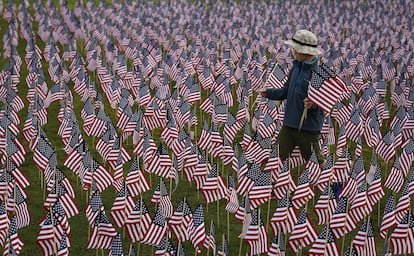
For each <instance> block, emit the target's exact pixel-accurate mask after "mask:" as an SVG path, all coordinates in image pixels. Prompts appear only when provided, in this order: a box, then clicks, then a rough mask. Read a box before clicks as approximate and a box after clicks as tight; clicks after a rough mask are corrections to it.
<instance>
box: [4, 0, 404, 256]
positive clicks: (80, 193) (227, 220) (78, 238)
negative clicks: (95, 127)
mask: <svg viewBox="0 0 414 256" xmlns="http://www.w3.org/2000/svg"><path fill="white" fill-rule="evenodd" d="M15 2H16V3H15V5H16V7H17V6H18V4H19V3H20V2H19V1H15ZM29 2H30V1H29ZM96 2H98V1H96ZM55 3H56V4H58V3H57V1H55ZM6 4H7V2H5V1H3V9H4V8H5V6H6ZM30 6H31V7H30V8H29V10H30V13H31V15H33V13H34V11H35V10H33V6H32V5H30ZM69 6H70V7H71V8H74V6H75V2H74V1H69ZM0 25H1V26H0V37H1V38H4V36H5V33H6V32H7V26H8V24H7V22H6V20H5V18H4V17H3V16H2V17H1V18H0ZM38 25H39V24H37V23H36V22H34V23H33V29H34V31H33V32H34V35H35V36H36V39H37V41H36V42H37V44H38V46H39V48H40V49H41V50H43V49H44V47H45V43H44V42H42V40H40V38H39V36H38V35H37V33H36V29H37V28H38ZM84 44H85V42H83V41H80V40H79V41H78V46H79V52H80V53H81V54H83V57H84V58H86V56H85V50H84V49H85V48H84V47H85V45H84ZM0 45H1V49H5V45H4V41H3V40H1V41H0ZM26 45H27V42H26V41H25V40H24V39H22V38H20V39H19V41H18V46H17V50H18V53H19V55H20V56H21V57H22V59H24V56H25V54H26V53H25V48H26ZM59 47H60V50H61V51H63V50H64V47H63V46H62V45H59ZM1 56H2V58H1V59H0V65H1V66H0V67H1V68H4V67H5V66H6V64H7V62H8V59H7V58H5V57H3V56H4V54H2V55H1ZM41 63H42V70H43V72H44V74H45V81H46V83H47V85H48V87H49V89H50V88H51V86H52V85H53V82H52V81H51V79H50V77H49V75H48V73H47V68H48V63H47V61H45V60H42V62H41ZM67 64H68V65H69V63H67ZM128 64H129V68H132V67H131V62H129V63H128ZM27 74H28V67H27V66H26V65H25V63H23V65H22V67H21V76H20V84H19V85H18V93H19V95H20V96H21V98H22V99H23V101H24V103H25V106H26V108H25V109H23V110H22V111H20V112H19V113H18V114H19V117H20V120H21V123H20V124H19V125H18V127H19V129H20V131H22V129H23V125H24V120H25V119H26V117H27V115H28V106H29V102H28V100H27V98H26V95H27V93H28V87H27V86H26V83H25V78H26V76H27ZM89 75H90V77H92V78H96V74H94V73H93V72H89ZM95 82H98V81H97V80H95ZM68 86H69V88H71V89H72V88H73V82H72V81H71V82H69V84H68ZM97 88H98V90H99V91H100V92H101V93H102V89H101V88H99V86H97ZM390 94H391V91H390V87H389V86H388V87H387V94H386V97H385V99H387V100H388V101H389V100H390ZM73 96H74V102H73V108H74V112H75V114H76V118H77V120H79V127H80V130H81V131H82V125H83V121H82V118H81V116H80V112H81V109H82V108H83V102H82V100H81V97H80V96H79V95H78V94H76V93H73ZM207 96H208V92H203V93H202V100H203V99H205V98H206V97H207ZM255 96H256V93H254V94H253V97H255ZM105 100H106V102H105V111H106V112H107V113H108V115H109V116H110V117H111V119H112V121H113V122H114V123H116V120H117V116H116V110H114V109H111V108H110V106H109V104H110V103H109V102H108V101H107V99H105ZM202 100H201V101H202ZM201 101H200V102H201ZM1 106H2V109H4V108H5V104H4V102H1ZM199 106H200V103H196V105H195V106H194V107H193V108H194V109H196V113H197V116H198V120H199V121H198V122H199V126H198V127H192V128H191V129H192V131H193V132H195V136H196V137H198V136H199V135H200V132H201V124H202V121H200V120H202V117H203V116H202V115H204V117H205V114H204V113H203V111H201V110H199V109H197V108H198V107H199ZM137 107H138V106H137V103H135V105H134V108H137ZM60 108H61V104H60V102H54V103H52V104H51V105H50V106H49V108H48V111H47V112H48V122H47V124H45V125H44V126H43V127H42V129H43V131H45V133H46V134H47V137H48V138H49V140H50V141H51V143H52V145H53V148H54V149H55V151H56V153H57V160H58V161H57V163H58V164H57V167H59V168H60V169H61V170H62V171H63V172H64V173H65V174H66V176H67V177H68V178H69V179H70V181H71V183H72V184H73V186H74V188H75V193H76V197H75V202H76V204H77V206H78V207H79V210H80V212H79V214H77V215H76V216H74V217H72V218H70V219H69V223H70V241H71V246H70V249H69V251H70V254H72V255H107V254H108V252H109V250H93V249H86V245H87V242H88V237H89V234H90V227H89V225H88V222H87V219H86V216H85V209H86V206H87V203H88V201H89V196H90V188H89V190H87V191H85V190H83V189H82V187H81V184H80V180H79V178H78V177H77V176H76V175H75V174H74V173H73V172H72V171H71V170H69V169H68V168H66V167H65V166H63V161H64V159H65V157H66V153H65V151H64V149H63V147H64V145H63V143H62V138H61V137H60V136H59V135H58V129H59V126H60V123H59V121H58V113H59V110H60ZM236 110H237V109H231V111H233V113H234V112H235V111H236ZM395 111H396V108H395V107H393V106H391V107H390V116H391V117H393V116H394V115H395ZM207 120H208V121H210V119H207ZM390 120H391V119H390ZM390 120H388V121H387V122H386V124H385V125H384V126H383V127H382V128H383V130H384V131H385V130H387V129H388V125H389V122H390ZM336 128H338V127H336ZM222 129H223V127H222V126H221V127H220V130H221V131H222ZM117 132H118V135H119V136H121V134H122V131H120V130H118V131H117ZM160 132H161V130H160V129H156V130H154V131H152V134H151V135H152V138H154V141H155V143H156V144H157V145H158V143H159V142H160V141H161V138H160ZM82 136H83V138H84V139H85V141H86V142H87V145H88V148H89V150H90V151H91V152H92V153H93V156H94V157H95V158H96V159H98V160H99V161H100V162H101V163H102V164H104V165H105V166H106V167H107V168H109V166H108V165H107V164H106V163H105V161H104V160H103V159H102V157H101V156H100V155H99V153H98V152H96V150H95V145H96V141H97V138H94V137H92V136H87V135H86V134H85V133H84V132H83V131H82ZM242 136H243V133H242V131H241V132H239V133H238V140H240V139H241V137H242ZM18 138H19V140H20V141H21V142H22V143H23V144H24V145H25V148H26V151H27V154H26V161H25V162H24V163H23V164H22V165H21V166H20V167H19V169H20V170H21V171H22V172H23V173H24V174H25V175H26V176H27V178H28V180H29V181H30V182H31V184H30V186H29V187H27V188H26V189H25V191H26V192H27V205H28V207H29V212H30V219H31V221H30V225H28V226H26V227H24V228H22V229H20V230H18V234H19V236H20V237H21V239H22V241H23V242H24V246H23V249H22V251H21V252H20V255H41V250H40V249H39V247H38V245H37V244H36V238H37V236H38V234H39V231H40V227H39V225H38V223H39V221H40V220H41V219H42V217H43V216H44V215H45V214H46V213H47V210H46V209H45V208H44V207H43V203H44V200H45V198H46V196H47V191H46V189H45V184H44V177H43V173H42V172H41V171H40V170H39V168H38V166H36V164H34V162H33V152H31V151H30V149H29V146H28V142H27V141H25V139H24V137H23V136H22V134H19V136H18ZM124 145H125V147H126V148H127V149H128V151H129V152H130V153H132V151H133V147H134V145H133V142H132V139H131V138H128V139H127V140H126V141H125V142H124ZM349 146H350V149H351V150H354V149H355V143H353V142H349ZM399 150H400V149H399ZM330 151H331V152H334V151H335V148H334V147H332V148H331V149H330ZM372 151H373V149H372V148H368V147H364V148H363V155H364V164H365V170H366V171H367V170H368V169H369V165H370V161H371V155H372ZM209 157H210V160H211V161H212V162H215V163H217V164H218V166H219V173H220V175H221V176H222V177H227V174H229V173H231V172H232V170H231V166H223V164H222V161H221V160H219V159H211V158H212V156H209ZM140 163H141V170H144V167H143V165H142V161H140ZM379 164H380V165H381V166H382V169H383V174H382V177H383V183H384V178H385V177H386V174H387V172H388V171H389V170H390V168H391V164H390V163H388V164H387V163H384V162H383V161H379ZM130 166H131V161H130V162H128V163H126V164H125V165H124V174H126V173H127V172H128V170H129V168H130ZM302 169H303V166H301V167H298V168H295V169H294V170H292V174H293V175H294V178H295V182H296V183H297V182H298V178H299V174H300V173H301V171H302ZM145 175H146V178H147V180H148V181H149V183H150V184H151V189H150V190H149V191H147V192H145V193H143V195H142V198H143V200H144V201H145V203H146V204H147V206H148V207H149V210H150V212H151V214H153V213H154V212H155V210H156V206H155V205H153V204H150V200H151V197H152V195H153V192H154V190H155V188H156V186H157V183H158V181H159V177H157V176H156V175H153V174H149V173H145ZM233 176H234V177H235V176H236V173H233ZM165 182H166V184H167V187H168V188H170V187H174V186H175V183H173V184H170V183H171V181H170V180H165ZM315 191H316V195H315V196H314V198H313V200H310V201H309V205H308V204H307V206H308V213H309V217H310V219H311V221H312V222H313V223H316V222H317V217H316V214H315V213H314V211H313V210H312V208H313V206H314V204H315V202H316V200H317V199H318V198H319V195H320V192H318V191H317V190H316V189H315ZM385 191H386V195H385V196H384V197H383V199H382V200H380V202H379V203H378V204H376V205H375V207H374V209H373V211H372V213H371V214H370V215H369V217H368V218H370V220H371V221H372V223H373V225H374V233H375V236H376V246H377V253H381V252H382V249H383V246H384V241H383V240H382V239H380V238H379V235H378V232H379V226H380V221H381V216H382V214H383V210H384V206H385V200H386V198H388V195H390V194H391V193H392V192H391V191H390V190H387V189H385ZM116 196H117V194H116V191H115V189H114V188H113V187H109V188H108V189H106V190H105V191H104V192H103V193H102V195H101V197H102V200H103V204H104V207H105V212H106V215H107V216H109V215H110V214H109V213H110V209H111V207H112V204H113V202H114V199H115V197H116ZM240 199H241V198H240V197H239V200H240ZM182 200H186V201H187V202H188V203H189V205H190V206H191V208H192V210H194V208H195V207H196V205H197V204H199V203H201V204H202V205H203V207H204V223H205V226H206V229H207V230H208V229H209V226H210V224H211V223H212V222H214V223H215V226H216V244H217V247H218V244H219V243H220V242H221V241H222V237H223V235H226V236H227V238H228V240H229V252H230V253H229V255H246V254H247V252H248V249H249V247H248V244H247V243H246V242H244V241H242V240H241V239H239V238H238V235H239V233H240V232H241V228H242V225H241V224H240V223H239V222H238V221H237V220H235V219H234V217H233V215H232V214H228V213H227V212H226V211H225V209H224V206H225V204H226V201H225V200H223V199H222V200H220V201H217V202H216V203H210V204H206V203H205V200H204V198H203V195H202V193H201V191H197V190H196V188H195V184H194V183H192V182H188V181H187V180H186V179H185V177H184V175H183V173H180V174H179V184H178V186H177V189H176V190H175V191H174V192H173V193H172V195H171V201H172V203H173V205H174V207H177V206H178V204H179V202H180V201H182ZM276 207H277V201H276V200H274V199H273V200H270V201H269V203H265V204H264V205H262V206H261V207H260V215H261V217H262V219H263V221H264V223H265V225H266V227H268V225H269V218H270V217H271V216H272V214H273V212H274V210H275V208H276ZM359 226H360V225H358V227H357V228H356V229H355V230H354V231H352V232H350V233H349V234H346V235H345V236H344V237H343V238H341V239H339V240H338V241H337V242H336V243H337V245H338V247H339V250H340V251H343V249H344V248H347V247H348V246H350V244H351V241H352V239H353V238H354V236H355V234H356V233H357V231H358V229H359ZM315 228H316V230H317V231H318V232H320V231H321V230H322V228H323V226H317V225H315ZM117 231H118V232H119V233H120V234H121V237H122V238H123V239H122V240H123V248H124V251H127V250H128V249H129V248H130V247H131V246H133V247H134V248H135V250H136V251H137V253H138V255H152V254H153V253H154V252H155V247H151V246H148V245H144V244H138V243H135V244H131V243H130V240H129V238H128V235H127V234H126V231H125V229H124V228H117ZM272 239H273V234H272V232H271V230H270V229H269V228H268V240H269V245H270V243H271V241H272ZM175 245H176V244H175ZM183 245H184V248H185V253H186V255H192V254H196V252H195V250H194V247H193V245H192V244H191V243H190V242H189V241H186V242H185V243H184V244H183ZM3 249H4V248H3ZM308 250H309V246H308V247H307V248H305V249H304V250H303V252H301V254H303V255H305V254H307V251H308ZM286 254H287V255H293V253H292V251H291V250H290V249H287V250H286ZM203 255H207V252H204V253H203ZM209 255H212V253H211V252H209ZM263 255H264V254H263Z"/></svg>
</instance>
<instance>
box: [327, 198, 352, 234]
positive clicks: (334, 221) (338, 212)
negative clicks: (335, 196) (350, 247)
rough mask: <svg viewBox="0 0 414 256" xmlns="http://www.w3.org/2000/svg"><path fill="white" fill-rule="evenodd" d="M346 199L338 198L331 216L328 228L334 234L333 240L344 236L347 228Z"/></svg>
mask: <svg viewBox="0 0 414 256" xmlns="http://www.w3.org/2000/svg"><path fill="white" fill-rule="evenodd" d="M348 207H349V206H348V198H347V197H340V198H339V200H338V205H337V206H336V209H335V212H334V213H333V214H332V216H331V220H330V227H331V228H332V231H333V232H334V234H335V238H337V239H338V238H339V237H341V236H343V235H344V234H345V230H346V229H348V228H347V216H348Z"/></svg>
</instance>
